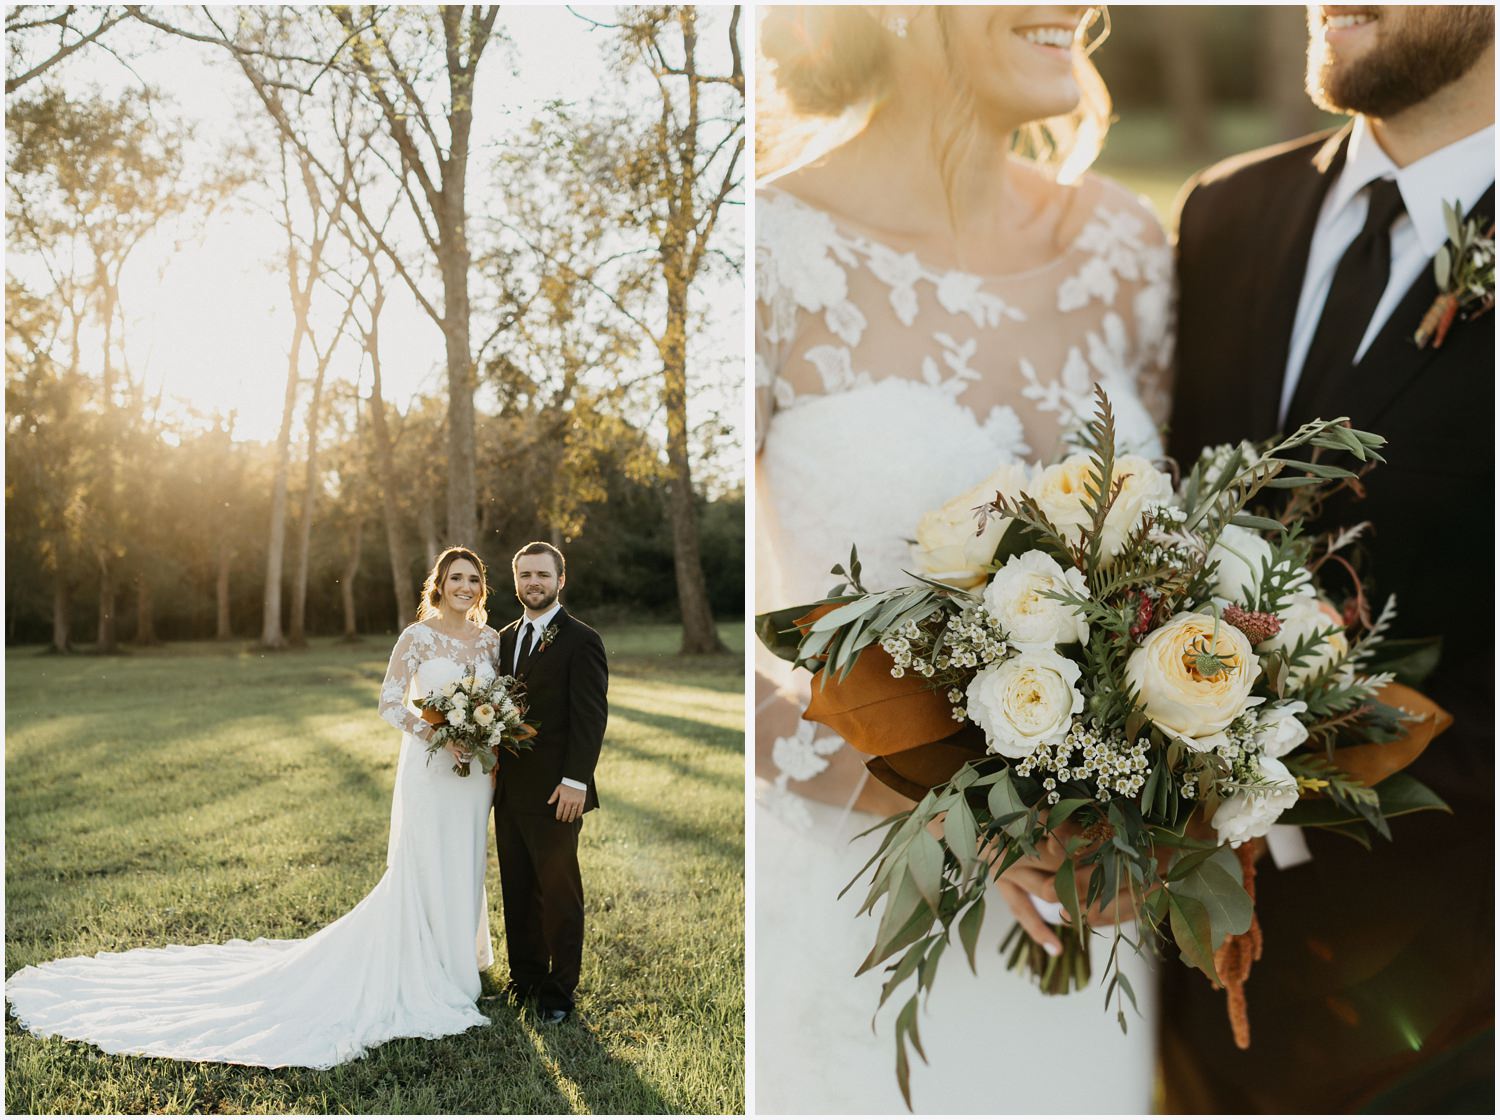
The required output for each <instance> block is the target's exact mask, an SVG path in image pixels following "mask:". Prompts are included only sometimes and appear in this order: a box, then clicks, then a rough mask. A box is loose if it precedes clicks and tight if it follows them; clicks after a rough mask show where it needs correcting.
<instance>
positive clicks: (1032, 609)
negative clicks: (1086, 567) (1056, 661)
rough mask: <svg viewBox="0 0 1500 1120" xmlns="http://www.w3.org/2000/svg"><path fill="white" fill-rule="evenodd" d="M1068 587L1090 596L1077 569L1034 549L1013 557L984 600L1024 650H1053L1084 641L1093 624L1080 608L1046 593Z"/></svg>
mask: <svg viewBox="0 0 1500 1120" xmlns="http://www.w3.org/2000/svg"><path fill="white" fill-rule="evenodd" d="M1049 591H1056V592H1070V593H1072V594H1074V595H1077V596H1080V597H1082V598H1085V599H1086V598H1088V593H1089V592H1088V585H1087V584H1085V583H1084V581H1083V573H1082V572H1080V571H1079V570H1078V569H1077V568H1072V567H1070V568H1067V569H1066V570H1064V569H1063V567H1062V565H1060V564H1059V563H1058V562H1057V561H1056V560H1054V559H1052V557H1050V556H1048V555H1047V554H1046V553H1045V552H1040V551H1037V550H1035V549H1033V550H1032V551H1030V552H1024V553H1022V554H1021V555H1019V556H1012V557H1011V558H1010V559H1009V560H1007V561H1006V562H1005V564H1004V566H1002V567H1001V569H1000V570H999V571H998V572H996V573H995V578H994V579H993V580H991V581H990V585H989V586H988V587H986V588H985V589H984V605H985V606H986V607H987V608H988V609H989V612H990V614H992V615H994V616H995V619H996V620H997V621H998V622H999V623H1000V625H1001V627H1002V628H1004V630H1005V636H1006V637H1007V638H1009V639H1010V641H1011V643H1012V644H1013V645H1015V646H1016V648H1018V649H1021V650H1034V649H1051V648H1052V647H1053V646H1057V645H1062V644H1064V643H1066V642H1086V641H1088V637H1089V624H1088V622H1087V620H1085V618H1084V617H1083V615H1082V614H1081V613H1080V612H1079V611H1078V609H1077V608H1076V607H1071V606H1069V605H1068V604H1066V603H1060V602H1058V601H1057V600H1056V599H1049V598H1048V597H1047V592H1049Z"/></svg>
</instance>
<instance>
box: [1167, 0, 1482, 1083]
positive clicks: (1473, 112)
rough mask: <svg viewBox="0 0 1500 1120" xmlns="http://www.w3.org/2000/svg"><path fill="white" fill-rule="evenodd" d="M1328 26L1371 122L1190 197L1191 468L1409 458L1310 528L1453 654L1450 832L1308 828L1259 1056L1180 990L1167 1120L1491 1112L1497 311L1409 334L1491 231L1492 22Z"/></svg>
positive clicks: (1183, 365) (1330, 73) (1211, 181)
mask: <svg viewBox="0 0 1500 1120" xmlns="http://www.w3.org/2000/svg"><path fill="white" fill-rule="evenodd" d="M1308 27H1309V34H1310V39H1311V41H1310V44H1309V49H1308V90H1309V92H1310V93H1311V95H1312V96H1313V98H1314V100H1316V101H1317V102H1318V103H1319V104H1320V105H1321V106H1322V107H1324V108H1326V109H1329V110H1331V111H1334V112H1341V113H1347V114H1350V115H1351V116H1352V117H1353V120H1352V121H1351V122H1350V124H1348V125H1346V126H1345V127H1343V128H1341V129H1339V130H1337V131H1335V132H1333V133H1331V134H1325V135H1321V136H1316V137H1313V138H1311V139H1307V140H1300V141H1294V142H1292V143H1290V144H1285V145H1282V146H1280V147H1277V148H1273V149H1269V150H1267V151H1262V152H1254V153H1251V154H1249V155H1246V156H1241V157H1239V158H1237V159H1233V160H1230V161H1228V162H1226V163H1224V164H1221V165H1219V166H1218V167H1215V168H1213V169H1211V170H1209V171H1207V172H1204V173H1203V174H1202V175H1200V176H1198V178H1197V179H1196V180H1195V181H1194V182H1193V183H1191V184H1190V185H1189V188H1188V190H1187V191H1186V193H1185V196H1184V199H1183V201H1182V203H1181V206H1180V214H1179V221H1178V244H1177V256H1178V287H1179V291H1180V292H1181V296H1180V300H1179V304H1178V322H1179V335H1178V346H1177V360H1176V388H1175V393H1176V398H1175V403H1174V408H1173V414H1172V432H1171V452H1172V454H1173V456H1174V457H1176V458H1177V460H1178V461H1179V462H1191V461H1192V460H1193V459H1194V458H1195V457H1196V455H1197V452H1198V451H1199V449H1201V448H1202V447H1203V446H1204V445H1206V444H1213V443H1224V442H1231V441H1236V440H1239V439H1241V438H1249V439H1253V440H1261V439H1264V438H1266V437H1268V436H1270V435H1272V434H1273V433H1275V432H1276V431H1279V430H1284V431H1290V430H1291V429H1293V428H1295V427H1296V426H1297V425H1298V424H1300V423H1302V422H1304V421H1306V420H1311V419H1313V418H1314V417H1323V418H1332V417H1335V416H1348V417H1349V418H1350V421H1351V423H1352V424H1353V425H1354V426H1355V427H1356V428H1362V429H1365V430H1367V431H1373V432H1378V433H1380V434H1381V435H1383V436H1385V437H1386V438H1387V439H1388V440H1389V445H1388V447H1387V448H1386V449H1385V452H1384V454H1385V457H1386V459H1387V460H1388V461H1387V462H1386V463H1385V464H1382V465H1380V466H1378V467H1377V468H1376V469H1375V470H1374V472H1373V473H1372V474H1370V475H1369V477H1368V478H1367V479H1366V481H1365V486H1366V490H1367V494H1366V497H1365V498H1364V500H1362V501H1338V502H1336V503H1331V504H1330V506H1329V508H1328V509H1327V510H1326V511H1325V514H1324V516H1323V518H1322V520H1321V522H1320V524H1318V525H1315V526H1313V527H1312V528H1314V529H1322V528H1329V527H1333V526H1338V525H1352V524H1354V523H1356V522H1359V521H1369V522H1371V523H1372V527H1371V529H1370V530H1369V531H1368V533H1367V534H1366V536H1365V538H1364V539H1363V542H1362V548H1363V551H1364V553H1365V557H1366V559H1367V560H1368V566H1367V567H1368V572H1369V574H1370V576H1371V577H1373V580H1372V582H1371V583H1368V584H1367V585H1366V590H1367V591H1369V592H1371V593H1372V596H1371V597H1372V600H1373V602H1374V604H1375V608H1376V609H1378V608H1379V605H1380V604H1381V603H1382V602H1383V601H1384V599H1385V597H1386V595H1388V594H1391V593H1395V594H1396V595H1397V607H1398V619H1397V624H1396V627H1395V630H1394V633H1393V636H1395V637H1410V638H1427V637H1441V638H1442V643H1443V649H1442V660H1441V663H1440V665H1439V668H1438V670H1437V671H1436V672H1435V673H1433V675H1432V676H1430V677H1429V678H1428V679H1427V680H1426V681H1424V682H1423V684H1422V686H1421V687H1422V688H1423V690H1424V691H1425V692H1427V693H1428V694H1429V695H1431V696H1432V697H1433V698H1434V699H1435V700H1437V702H1438V703H1440V704H1441V705H1442V706H1443V707H1445V708H1447V709H1448V710H1449V711H1450V712H1452V713H1453V715H1454V717H1455V723H1454V726H1453V728H1452V729H1451V730H1450V731H1449V732H1448V733H1447V734H1446V735H1444V736H1443V737H1442V738H1440V739H1439V740H1438V741H1437V742H1436V743H1435V744H1434V745H1433V746H1432V748H1431V749H1430V750H1429V751H1428V752H1427V753H1426V755H1424V756H1423V757H1422V758H1421V759H1419V760H1418V761H1417V763H1416V764H1415V765H1414V766H1413V767H1412V769H1411V772H1412V774H1413V775H1414V776H1415V777H1417V778H1419V779H1420V780H1421V781H1423V782H1425V783H1426V784H1427V785H1429V786H1431V787H1432V788H1433V789H1434V790H1435V791H1436V792H1437V793H1438V795H1439V796H1441V797H1442V798H1443V799H1444V800H1445V801H1447V802H1448V804H1449V805H1450V806H1452V808H1453V810H1454V814H1453V815H1451V816H1449V815H1445V814H1440V813H1421V814H1417V815H1414V816H1409V817H1402V818H1399V819H1397V820H1395V821H1394V822H1393V824H1392V833H1393V835H1394V837H1395V843H1394V844H1391V843H1386V842H1384V841H1381V840H1379V839H1377V840H1376V841H1375V849H1374V851H1373V852H1365V851H1363V850H1361V849H1360V848H1358V847H1357V846H1356V845H1354V844H1353V843H1351V842H1349V841H1347V840H1345V839H1343V838H1342V837H1338V836H1333V835H1329V834H1326V833H1321V832H1317V831H1316V830H1307V833H1306V840H1307V843H1308V846H1309V847H1310V849H1311V856H1312V858H1311V860H1309V861H1306V862H1302V863H1300V864H1297V865H1295V866H1283V867H1282V868H1281V869H1280V870H1276V869H1274V868H1272V867H1271V866H1270V861H1265V862H1263V864H1262V874H1261V875H1260V876H1259V878H1258V880H1257V888H1258V896H1259V897H1258V906H1257V910H1258V912H1259V915H1260V921H1261V924H1262V927H1263V929H1264V934H1265V949H1264V957H1263V958H1262V959H1261V961H1260V962H1259V963H1257V964H1256V965H1255V967H1254V970H1253V971H1252V973H1251V976H1250V981H1249V984H1248V985H1247V993H1248V996H1249V1001H1250V1022H1251V1029H1252V1034H1253V1043H1252V1048H1251V1049H1250V1051H1248V1052H1247V1053H1239V1052H1237V1051H1235V1050H1234V1048H1233V1046H1232V1044H1231V1042H1230V1035H1229V1030H1228V1028H1227V1026H1225V1025H1224V1022H1223V1019H1224V1012H1223V1006H1222V1001H1223V995H1222V993H1214V992H1211V991H1210V990H1209V989H1208V987H1207V985H1205V984H1202V983H1201V981H1202V977H1199V976H1189V975H1188V970H1186V969H1169V970H1167V975H1168V979H1167V981H1166V984H1167V990H1166V1007H1165V1009H1164V1015H1163V1023H1164V1026H1163V1063H1162V1064H1163V1068H1164V1069H1165V1070H1166V1071H1167V1074H1166V1076H1167V1100H1166V1105H1167V1111H1185V1112H1197V1111H1208V1112H1214V1111H1233V1112H1250V1111H1262V1112H1307V1111H1312V1112H1345V1111H1350V1110H1354V1109H1360V1110H1368V1111H1378V1112H1406V1111H1441V1112H1447V1111H1476V1112H1489V1111H1491V1110H1492V1109H1493V1105H1494V1059H1493V1035H1492V1034H1491V1033H1489V1032H1490V1031H1491V1029H1492V1026H1493V1014H1494V1005H1493V998H1492V988H1493V982H1494V896H1493V886H1494V870H1493V868H1494V863H1493V861H1494V851H1495V833H1494V804H1493V795H1494V781H1495V770H1494V749H1495V737H1494V672H1495V658H1494V645H1495V635H1494V629H1493V616H1494V605H1495V599H1494V580H1495V576H1494V564H1495V550H1494V520H1493V504H1494V487H1493V474H1494V469H1495V467H1494V464H1495V442H1494V435H1495V433H1494V379H1495V317H1494V315H1493V314H1490V315H1487V316H1485V317H1483V318H1478V319H1477V320H1475V321H1468V322H1466V321H1463V320H1459V321H1457V322H1455V323H1454V324H1453V327H1452V330H1451V331H1450V332H1449V334H1448V335H1447V337H1446V339H1445V340H1444V341H1443V343H1442V345H1441V347H1440V348H1439V347H1436V346H1433V345H1431V344H1429V345H1428V346H1427V347H1426V348H1419V347H1418V346H1417V345H1416V344H1415V342H1414V341H1413V340H1412V335H1413V333H1414V332H1415V331H1416V330H1417V327H1418V324H1419V323H1420V322H1421V320H1422V318H1423V316H1424V314H1425V313H1426V312H1427V310H1428V308H1429V307H1431V306H1432V305H1433V303H1434V301H1435V300H1436V298H1437V296H1438V294H1439V288H1438V283H1437V281H1436V280H1435V278H1434V269H1433V258H1434V255H1435V254H1436V253H1437V252H1438V250H1439V248H1440V247H1441V246H1442V245H1443V244H1444V242H1445V240H1447V238H1448V234H1447V232H1446V230H1445V225H1444V218H1443V204H1444V203H1445V202H1447V203H1451V202H1453V201H1454V200H1457V201H1458V203H1459V204H1460V206H1461V208H1462V210H1463V211H1464V213H1465V214H1466V215H1468V216H1469V217H1472V218H1475V219H1477V220H1478V222H1479V225H1480V227H1481V231H1482V232H1486V231H1490V230H1491V229H1492V227H1493V224H1494V217H1495V185H1494V165H1495V141H1494V97H1495V46H1494V12H1493V9H1492V8H1490V7H1488V6H1483V7H1481V6H1472V7H1426V6H1423V7H1349V8H1344V7H1337V6H1324V7H1317V6H1314V7H1311V8H1309V10H1308ZM1333 567H1334V565H1328V566H1327V568H1325V571H1327V570H1330V569H1332V568H1333ZM1282 862H1283V864H1287V863H1288V862H1289V861H1287V860H1282Z"/></svg>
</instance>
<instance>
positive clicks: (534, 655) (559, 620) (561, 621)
mask: <svg viewBox="0 0 1500 1120" xmlns="http://www.w3.org/2000/svg"><path fill="white" fill-rule="evenodd" d="M567 623H568V612H567V611H565V610H564V609H563V608H562V607H558V608H557V613H556V614H555V615H553V616H552V621H551V622H549V623H547V628H548V629H550V628H552V627H554V626H555V627H557V631H558V636H559V637H561V635H562V631H563V627H565V626H566V625H567ZM546 632H547V630H543V631H542V634H545V633H546ZM541 640H542V638H541V635H538V636H537V642H538V643H539V647H538V648H536V649H533V650H532V651H531V667H530V671H531V672H533V673H534V672H536V667H537V664H538V663H539V662H540V661H542V660H543V659H544V658H545V657H546V656H547V655H548V654H549V653H551V652H552V647H553V646H555V645H556V644H557V639H556V638H554V639H553V640H552V641H550V642H548V643H547V644H546V646H545V647H542V646H540V642H541Z"/></svg>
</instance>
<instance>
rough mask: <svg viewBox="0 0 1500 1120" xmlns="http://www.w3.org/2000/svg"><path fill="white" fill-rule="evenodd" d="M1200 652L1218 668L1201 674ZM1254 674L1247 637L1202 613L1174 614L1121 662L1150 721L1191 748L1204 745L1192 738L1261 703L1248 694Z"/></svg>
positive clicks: (1215, 729) (1257, 667) (1225, 724)
mask: <svg viewBox="0 0 1500 1120" xmlns="http://www.w3.org/2000/svg"><path fill="white" fill-rule="evenodd" d="M1216 632H1217V637H1215V633H1216ZM1200 653H1213V654H1215V655H1216V656H1217V657H1218V658H1219V659H1220V667H1219V670H1218V671H1217V672H1215V673H1212V674H1210V675H1206V676H1205V675H1204V674H1203V673H1202V672H1201V668H1202V666H1200V665H1199V664H1197V657H1196V655H1197V654H1200ZM1259 675H1260V661H1259V660H1257V658H1256V656H1255V651H1254V650H1252V649H1251V648H1250V640H1249V639H1248V638H1246V637H1245V635H1244V634H1242V633H1240V632H1239V631H1238V630H1236V629H1235V628H1234V627H1233V626H1230V625H1228V624H1227V623H1222V622H1220V623H1217V624H1216V623H1215V621H1214V619H1213V618H1212V617H1210V616H1209V615H1206V614H1179V615H1175V616H1174V617H1173V618H1172V619H1170V620H1169V621H1168V622H1167V623H1165V624H1164V625H1163V626H1161V627H1160V628H1159V629H1157V630H1153V631H1152V632H1151V634H1150V635H1148V636H1147V638H1146V640H1145V641H1144V642H1142V643H1141V645H1140V648H1138V649H1137V650H1136V651H1135V652H1134V653H1132V654H1131V655H1130V659H1129V660H1128V661H1127V662H1126V663H1125V679H1126V680H1128V681H1129V682H1130V684H1131V686H1132V687H1133V688H1134V689H1135V690H1136V693H1137V694H1138V695H1139V697H1140V700H1141V707H1142V709H1143V710H1144V711H1145V713H1146V715H1147V717H1148V718H1149V719H1150V720H1151V722H1152V723H1154V724H1155V725H1156V726H1157V727H1159V728H1161V729H1162V730H1163V731H1165V732H1166V733H1167V734H1169V735H1175V736H1177V737H1178V738H1180V739H1183V740H1185V741H1186V742H1187V743H1188V745H1189V746H1190V747H1193V748H1194V749H1205V748H1203V747H1202V746H1201V745H1200V743H1199V742H1198V740H1201V739H1203V738H1204V737H1206V736H1209V735H1213V734H1215V733H1216V732H1219V731H1223V730H1224V729H1225V728H1227V727H1228V726H1229V725H1230V724H1231V723H1233V722H1234V721H1235V720H1236V719H1238V718H1239V716H1240V715H1241V714H1242V713H1243V712H1244V711H1245V709H1246V708H1249V707H1252V706H1253V705H1255V704H1259V703H1261V698H1259V697H1252V696H1251V695H1250V689H1251V687H1252V686H1253V685H1254V684H1255V678H1256V677H1258V676H1259Z"/></svg>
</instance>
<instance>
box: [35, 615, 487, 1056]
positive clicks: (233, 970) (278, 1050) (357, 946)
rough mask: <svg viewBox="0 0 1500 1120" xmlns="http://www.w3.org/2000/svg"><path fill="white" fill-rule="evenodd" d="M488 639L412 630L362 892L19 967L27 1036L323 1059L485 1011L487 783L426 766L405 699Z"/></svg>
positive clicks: (397, 661) (427, 1033)
mask: <svg viewBox="0 0 1500 1120" xmlns="http://www.w3.org/2000/svg"><path fill="white" fill-rule="evenodd" d="M498 648H499V638H498V635H497V634H496V633H495V631H493V630H491V629H489V628H488V627H486V628H484V629H483V631H482V632H481V634H480V636H479V637H478V638H477V639H475V640H472V641H462V640H458V639H454V638H450V637H447V636H446V635H442V634H439V633H438V632H437V631H436V630H433V629H432V628H431V627H429V626H427V625H426V624H425V623H420V622H419V623H416V624H414V625H412V626H409V627H408V628H407V629H406V630H405V631H404V632H403V633H402V634H401V637H400V639H399V640H398V641H397V643H396V648H395V651H394V652H393V653H392V655H391V660H390V666H389V668H388V669H387V671H386V677H385V682H384V685H383V687H382V689H381V694H380V714H381V716H382V718H384V719H385V720H386V721H387V722H389V723H391V724H393V725H394V726H396V727H397V728H398V729H399V730H401V732H402V736H401V756H400V759H399V761H398V763H397V766H396V788H395V795H394V800H393V803H392V806H391V832H390V842H389V845H388V848H387V855H386V872H385V875H384V876H383V877H382V878H381V880H380V882H379V883H378V884H377V885H376V886H375V889H374V890H372V891H371V892H370V893H369V894H368V895H366V896H365V898H364V900H363V901H362V902H360V904H359V905H358V906H356V907H355V908H354V909H353V910H351V911H350V912H349V913H347V914H345V915H344V916H343V917H342V918H340V919H338V921H336V922H334V923H333V924H332V925H329V926H325V927H324V928H323V929H321V930H319V931H318V932H317V933H315V934H313V935H312V936H311V937H308V938H305V939H302V940H295V941H289V940H272V939H267V938H259V939H257V940H255V941H239V940H236V941H230V942H227V943H225V944H223V945H194V946H185V945H168V946H166V947H165V948H159V949H133V950H131V951H129V952H126V953H100V954H98V955H97V956H93V957H71V958H69V959H67V960H59V961H51V962H48V963H47V964H43V965H37V966H34V967H29V968H23V969H21V970H20V971H19V972H17V973H16V974H15V975H13V976H12V977H10V979H9V980H7V981H6V984H5V997H6V999H7V1000H8V1001H9V1002H10V1005H11V1009H12V1010H13V1011H14V1013H15V1015H16V1018H17V1019H18V1020H19V1021H20V1023H21V1025H22V1026H23V1027H25V1028H26V1029H27V1030H29V1031H31V1032H32V1033H33V1034H37V1035H42V1036H51V1035H58V1036H61V1037H63V1038H68V1039H75V1040H78V1041H83V1042H91V1043H93V1044H94V1045H95V1046H98V1047H99V1048H100V1049H101V1050H104V1051H106V1052H107V1053H111V1054H141V1055H147V1056H152V1057H162V1058H177V1059H180V1060H184V1061H199V1062H229V1063H233V1064H237V1065H249V1066H268V1067H279V1066H305V1067H310V1068H313V1069H327V1068H329V1067H331V1066H336V1065H339V1064H341V1063H343V1062H347V1061H350V1060H351V1059H354V1058H358V1057H360V1056H362V1055H363V1054H364V1053H365V1051H366V1050H367V1049H369V1048H370V1047H372V1046H378V1045H380V1044H381V1043H383V1042H387V1041H389V1040H391V1039H394V1038H441V1037H443V1036H445V1035H450V1034H457V1033H459V1032H461V1031H465V1030H468V1029H469V1028H470V1027H475V1026H484V1025H486V1024H488V1022H489V1020H488V1019H487V1018H486V1017H485V1016H483V1015H481V1014H480V1013H479V1010H478V1008H477V1007H476V1006H475V1001H476V1000H477V999H478V997H479V990H480V984H479V972H480V970H481V969H484V968H488V967H489V965H490V964H491V962H492V959H493V957H492V950H491V946H490V933H489V910H488V906H487V905H486V901H485V890H484V872H485V852H486V843H485V839H486V835H487V831H488V829H487V825H488V817H489V807H490V797H491V794H490V781H489V778H488V777H487V776H486V775H484V774H482V773H481V772H480V769H479V767H478V766H477V765H476V766H474V767H473V768H472V773H471V774H470V776H469V777H467V778H460V777H459V776H458V775H456V774H454V773H453V769H452V762H451V759H449V757H448V755H447V754H446V753H444V754H440V755H438V756H436V757H434V758H433V759H432V760H431V763H430V764H429V762H428V758H427V747H426V744H425V743H424V742H423V741H422V739H420V738H419V737H418V736H417V735H416V734H414V732H416V731H418V730H420V729H421V726H422V724H421V720H420V718H419V717H418V716H417V715H416V714H415V712H414V711H413V710H412V709H411V708H410V707H409V706H408V701H409V700H410V699H411V698H413V697H421V696H424V695H426V694H427V693H428V692H429V691H431V690H432V689H434V688H437V687H440V686H441V685H444V684H446V683H448V682H449V681H451V680H454V679H456V678H458V677H459V676H460V675H461V674H463V673H464V672H465V671H466V670H467V667H469V666H473V667H474V670H475V671H476V672H477V673H479V674H480V675H483V676H491V675H493V673H494V668H493V660H494V656H495V651H496V650H497V649H498Z"/></svg>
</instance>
